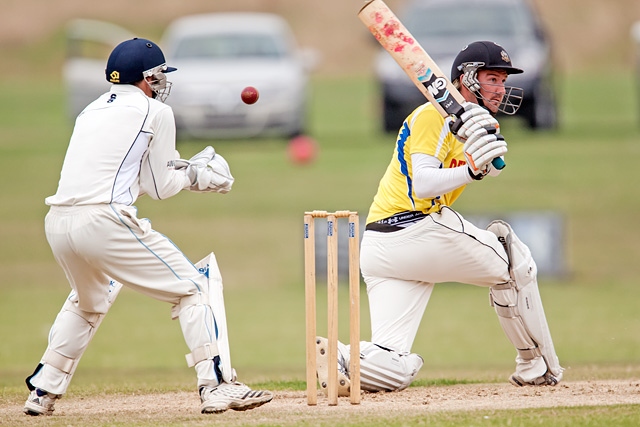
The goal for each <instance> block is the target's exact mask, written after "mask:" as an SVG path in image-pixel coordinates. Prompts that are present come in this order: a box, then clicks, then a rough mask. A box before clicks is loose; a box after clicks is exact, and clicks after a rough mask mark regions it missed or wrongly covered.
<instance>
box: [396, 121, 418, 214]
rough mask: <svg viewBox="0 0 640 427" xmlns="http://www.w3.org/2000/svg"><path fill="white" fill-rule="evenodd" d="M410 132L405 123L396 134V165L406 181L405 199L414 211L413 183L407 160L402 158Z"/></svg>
mask: <svg viewBox="0 0 640 427" xmlns="http://www.w3.org/2000/svg"><path fill="white" fill-rule="evenodd" d="M410 134H411V131H410V130H409V124H408V123H407V122H406V120H405V122H404V123H403V124H402V129H401V130H400V133H399V134H398V143H397V144H396V149H397V153H396V154H397V156H398V163H399V164H400V172H401V173H402V175H404V177H405V180H406V181H407V197H408V198H409V200H410V201H411V206H413V208H414V209H415V207H416V203H415V201H414V200H413V182H412V181H411V177H410V176H409V166H408V165H407V160H406V159H405V157H404V147H405V144H406V142H407V138H409V135H410Z"/></svg>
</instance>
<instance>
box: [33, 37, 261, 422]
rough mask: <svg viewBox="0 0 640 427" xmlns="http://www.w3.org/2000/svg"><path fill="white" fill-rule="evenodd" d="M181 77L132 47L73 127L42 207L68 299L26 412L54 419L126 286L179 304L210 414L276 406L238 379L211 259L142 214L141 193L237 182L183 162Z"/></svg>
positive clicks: (121, 50) (112, 59) (142, 42)
mask: <svg viewBox="0 0 640 427" xmlns="http://www.w3.org/2000/svg"><path fill="white" fill-rule="evenodd" d="M175 70H176V69H175V68H173V67H169V66H167V64H166V61H165V57H164V54H163V53H162V50H161V49H160V48H159V47H158V45H156V44H155V43H153V42H152V41H150V40H146V39H140V38H134V39H131V40H126V41H124V42H122V43H120V44H119V45H118V46H116V47H115V49H114V50H113V51H112V52H111V54H110V56H109V59H108V61H107V64H106V70H105V74H106V79H107V81H109V82H110V83H112V85H111V89H110V90H109V92H107V93H105V94H103V95H102V96H100V97H99V98H98V99H96V100H95V101H94V102H92V103H91V104H89V105H88V106H87V107H86V108H85V109H84V111H82V112H81V113H80V114H79V116H78V117H77V119H76V122H75V127H74V129H73V134H72V136H71V140H70V142H69V146H68V148H67V153H66V156H65V159H64V163H63V166H62V171H61V173H60V181H59V183H58V189H57V192H56V193H55V194H54V195H53V196H50V197H48V198H47V199H46V200H45V202H46V204H47V205H49V206H50V209H49V212H48V213H47V216H46V218H45V233H46V237H47V241H48V242H49V245H50V246H51V250H52V252H53V256H54V257H55V259H56V261H57V262H58V264H59V265H60V267H62V269H63V270H64V273H65V275H66V277H67V279H68V281H69V284H70V286H71V293H70V294H69V296H68V298H67V299H66V301H65V302H64V304H63V306H62V309H61V310H60V312H59V314H58V315H57V317H56V319H55V321H54V323H53V326H52V327H51V332H50V333H49V343H48V346H47V349H46V351H45V352H44V354H43V356H42V358H41V359H40V363H39V364H38V365H37V367H36V369H35V371H34V372H33V374H32V375H30V376H29V377H28V378H27V380H26V383H27V386H28V388H29V389H30V390H31V393H30V394H29V397H28V399H27V401H26V403H25V406H24V412H25V413H26V414H27V415H33V416H37V415H51V414H52V413H53V411H54V405H55V403H56V402H57V401H58V400H59V399H60V397H62V396H63V395H64V394H65V393H66V391H67V388H68V387H69V384H70V382H71V379H72V377H73V375H74V373H75V371H76V368H77V366H78V363H79V362H80V358H81V357H82V355H83V354H84V352H85V351H86V349H87V347H88V345H89V343H90V342H91V339H92V338H93V336H94V335H95V333H96V331H97V329H98V327H99V326H100V323H101V322H102V320H103V318H104V317H105V316H106V314H107V313H108V312H109V309H110V308H111V307H112V304H113V303H114V302H115V300H116V296H117V295H118V293H119V291H120V289H121V288H122V286H127V287H129V288H130V289H133V290H134V291H137V292H140V293H142V294H144V295H146V296H149V297H151V298H154V299H156V300H159V301H162V302H165V303H167V304H170V306H171V307H172V308H171V315H172V318H173V319H178V320H179V322H180V326H181V328H182V333H183V336H184V339H185V342H186V344H187V347H188V348H189V354H187V355H186V359H187V364H188V365H189V366H190V367H194V368H195V372H196V376H197V387H198V391H199V394H200V401H201V405H200V411H201V412H202V413H219V412H224V411H226V410H227V409H233V410H246V409H251V408H254V407H257V406H260V405H263V404H265V403H267V402H269V401H270V400H271V399H272V398H273V394H272V393H271V392H269V391H263V390H251V389H250V388H249V387H248V386H246V385H244V384H242V383H240V382H237V381H236V373H235V370H234V369H232V367H231V359H230V352H229V341H228V338H227V321H226V314H225V309H224V300H223V297H222V277H221V275H220V271H219V270H218V265H217V262H216V258H215V256H214V255H213V253H211V254H210V255H209V256H207V257H205V258H204V259H203V260H202V261H200V262H198V263H196V264H193V263H192V262H191V261H189V259H188V258H187V257H186V256H185V254H184V253H182V252H181V251H180V249H178V247H177V246H176V245H175V244H174V243H173V242H172V241H171V240H169V239H168V238H167V237H166V236H164V235H163V234H161V233H159V232H157V231H155V230H154V229H153V228H152V226H151V222H150V221H149V220H148V219H146V218H140V217H138V215H137V210H136V207H135V206H134V203H135V202H136V200H137V199H138V197H139V196H142V195H144V194H146V195H148V196H149V197H151V198H153V199H156V200H163V199H166V198H169V197H171V196H174V195H176V194H178V193H179V192H180V191H182V190H188V191H193V192H199V193H221V194H225V193H228V192H229V191H230V190H231V188H232V185H233V182H234V178H233V176H232V175H231V171H230V169H229V165H228V163H227V162H226V160H225V159H224V158H223V157H222V156H221V155H220V154H218V153H216V152H215V150H214V149H213V147H210V146H209V147H206V148H205V149H204V150H202V151H201V152H200V153H198V154H196V155H195V156H193V157H192V158H191V159H189V160H183V159H180V156H179V154H178V152H177V151H176V139H175V135H176V129H175V121H174V117H173V112H172V110H171V108H170V107H169V106H168V105H166V104H164V101H165V99H166V97H167V96H168V95H169V92H170V90H171V82H169V81H167V76H166V75H167V74H168V73H170V72H173V71H175ZM167 311H168V310H167ZM96 399H97V402H94V403H92V405H94V406H95V405H99V404H100V402H99V399H100V397H99V396H97V397H96ZM110 409H112V408H109V407H106V408H105V410H110Z"/></svg>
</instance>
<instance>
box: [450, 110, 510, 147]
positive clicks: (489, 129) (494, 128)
mask: <svg viewBox="0 0 640 427" xmlns="http://www.w3.org/2000/svg"><path fill="white" fill-rule="evenodd" d="M462 106H463V107H464V109H465V111H464V113H462V114H461V115H460V117H458V118H457V119H456V120H455V121H454V122H453V123H451V132H453V134H454V135H455V136H456V138H458V140H459V141H461V142H462V143H464V142H466V140H467V139H469V137H470V136H471V135H472V134H473V133H475V132H477V131H478V130H481V129H485V133H500V123H498V121H497V120H496V118H495V117H493V116H492V115H491V113H489V111H487V110H486V109H485V108H483V107H481V106H479V105H478V104H475V103H473V102H465V103H464V104H462Z"/></svg>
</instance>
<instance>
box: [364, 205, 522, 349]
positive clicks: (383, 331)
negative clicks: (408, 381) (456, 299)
mask: <svg viewBox="0 0 640 427" xmlns="http://www.w3.org/2000/svg"><path fill="white" fill-rule="evenodd" d="M360 266H361V270H362V276H363V278H364V281H365V283H366V285H367V296H368V299H369V311H370V315H371V342H373V343H375V344H378V345H381V346H383V347H386V348H389V349H392V350H395V351H397V352H399V353H403V352H410V351H411V346H412V345H413V341H414V339H415V337H416V333H417V331H418V326H419V325H420V321H421V320H422V316H423V314H424V311H425V309H426V307H427V303H428V302H429V298H430V296H431V292H432V291H433V287H434V285H435V284H436V283H443V282H460V283H468V284H472V285H477V286H485V287H491V286H493V285H496V284H499V283H506V282H507V281H509V280H510V277H509V269H508V258H507V254H506V252H505V250H504V248H503V247H502V244H501V243H500V242H499V241H498V238H497V237H496V235H495V234H493V233H492V232H490V231H487V230H483V229H480V228H478V227H476V226H474V225H473V224H471V223H470V222H468V221H466V220H465V219H464V218H463V217H462V216H461V215H460V214H459V213H457V212H455V211H454V210H452V209H451V208H448V207H443V208H442V210H441V212H440V213H433V214H431V215H429V216H427V217H426V218H424V219H422V220H420V221H419V222H417V223H416V224H413V225H410V226H409V227H407V228H405V229H403V230H399V231H395V232H391V233H383V232H377V231H370V230H367V231H365V232H364V236H363V238H362V244H361V253H360Z"/></svg>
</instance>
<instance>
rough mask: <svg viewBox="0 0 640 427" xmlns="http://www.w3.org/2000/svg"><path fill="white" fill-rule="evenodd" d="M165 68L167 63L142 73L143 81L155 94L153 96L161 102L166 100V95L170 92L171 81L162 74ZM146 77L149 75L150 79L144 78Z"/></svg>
mask: <svg viewBox="0 0 640 427" xmlns="http://www.w3.org/2000/svg"><path fill="white" fill-rule="evenodd" d="M166 69H167V65H166V64H161V65H158V66H157V67H153V68H152V69H150V70H146V71H144V72H143V73H142V75H143V76H144V77H145V81H146V82H147V84H148V85H149V87H150V88H151V90H152V91H153V93H154V95H155V96H154V98H155V99H157V100H159V101H161V102H164V101H166V99H167V97H168V96H169V94H170V93H171V86H172V83H171V82H170V81H168V80H167V76H166V75H165V74H164V72H165V70H166ZM146 77H151V80H149V79H146Z"/></svg>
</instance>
